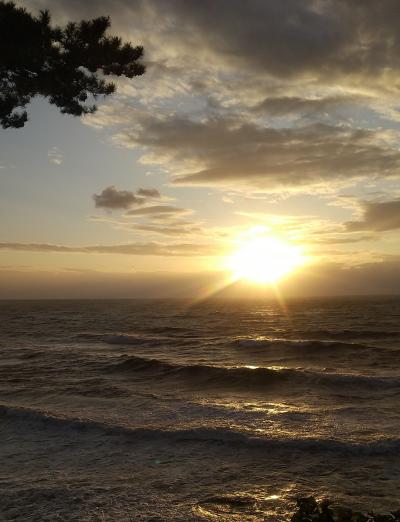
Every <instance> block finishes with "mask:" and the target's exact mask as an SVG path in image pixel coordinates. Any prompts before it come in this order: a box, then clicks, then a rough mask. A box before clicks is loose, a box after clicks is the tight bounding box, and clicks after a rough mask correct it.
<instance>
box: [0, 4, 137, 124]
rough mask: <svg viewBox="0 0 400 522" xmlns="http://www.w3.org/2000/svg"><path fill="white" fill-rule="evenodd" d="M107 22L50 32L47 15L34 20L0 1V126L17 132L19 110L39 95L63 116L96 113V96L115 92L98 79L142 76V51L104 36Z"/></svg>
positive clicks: (23, 119)
mask: <svg viewBox="0 0 400 522" xmlns="http://www.w3.org/2000/svg"><path fill="white" fill-rule="evenodd" d="M109 27H110V19H109V18H108V17H100V18H96V19H94V20H90V21H81V22H79V23H72V22H71V23H68V24H67V25H66V26H65V27H51V25H50V15H49V12H48V11H41V12H40V15H39V16H37V17H34V16H32V15H31V14H30V13H28V12H27V11H26V10H25V9H24V8H19V7H16V6H15V4H14V3H13V2H4V1H0V124H1V125H2V127H3V128H8V127H14V128H18V127H23V126H24V125H25V123H26V122H27V120H28V114H27V112H26V110H24V109H25V107H26V105H27V103H29V101H30V100H31V99H32V98H33V97H34V96H37V95H39V96H43V97H44V98H47V99H48V100H49V102H50V103H51V104H54V105H56V106H57V107H59V109H60V111H61V112H62V113H64V114H72V115H74V116H81V115H82V114H87V113H92V112H94V111H95V110H96V104H95V102H96V99H97V98H98V96H108V95H110V94H112V93H113V92H115V89H116V87H115V84H114V83H112V82H110V81H106V80H105V79H104V76H108V75H116V76H126V77H128V78H133V77H134V76H140V75H142V74H143V73H144V71H145V68H144V65H143V64H142V63H140V62H139V60H140V58H141V57H142V56H143V47H141V46H138V47H133V46H132V45H131V44H130V43H123V42H122V40H121V38H118V37H115V36H107V35H106V31H107V29H108V28H109Z"/></svg>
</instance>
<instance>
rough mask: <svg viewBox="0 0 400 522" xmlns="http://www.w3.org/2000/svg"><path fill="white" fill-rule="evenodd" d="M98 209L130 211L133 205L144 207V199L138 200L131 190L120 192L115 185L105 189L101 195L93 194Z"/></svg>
mask: <svg viewBox="0 0 400 522" xmlns="http://www.w3.org/2000/svg"><path fill="white" fill-rule="evenodd" d="M93 199H94V202H95V206H96V208H105V209H109V210H117V209H128V208H130V207H132V206H133V205H142V204H143V203H144V202H145V199H144V198H140V197H139V198H138V197H136V196H135V194H134V193H133V192H130V191H129V190H118V189H117V188H116V187H114V185H111V186H109V187H107V188H105V189H104V190H103V191H102V192H101V194H93Z"/></svg>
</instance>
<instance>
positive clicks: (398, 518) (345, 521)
mask: <svg viewBox="0 0 400 522" xmlns="http://www.w3.org/2000/svg"><path fill="white" fill-rule="evenodd" d="M291 522H400V510H398V511H394V512H392V513H389V514H381V515H380V514H375V513H368V514H363V513H360V512H358V511H353V510H351V509H350V508H348V507H345V506H335V505H332V503H331V502H330V501H329V500H322V501H321V502H317V500H316V499H315V498H314V497H304V498H298V499H297V511H296V512H295V513H294V515H293V516H292V518H291Z"/></svg>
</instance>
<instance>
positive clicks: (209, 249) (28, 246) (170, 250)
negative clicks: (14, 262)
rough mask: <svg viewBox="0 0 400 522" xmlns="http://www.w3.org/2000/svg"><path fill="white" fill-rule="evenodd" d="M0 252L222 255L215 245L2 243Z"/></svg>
mask: <svg viewBox="0 0 400 522" xmlns="http://www.w3.org/2000/svg"><path fill="white" fill-rule="evenodd" d="M0 250H14V251H20V252H49V253H50V252H54V253H73V254H125V255H132V256H188V257H189V256H190V257H192V256H213V255H217V254H218V253H220V249H217V247H216V246H215V245H210V244H197V245H196V244H191V243H175V244H169V245H165V244H162V243H155V242H152V243H128V244H123V245H88V246H67V245H54V244H47V243H11V242H9V243H5V242H3V243H0Z"/></svg>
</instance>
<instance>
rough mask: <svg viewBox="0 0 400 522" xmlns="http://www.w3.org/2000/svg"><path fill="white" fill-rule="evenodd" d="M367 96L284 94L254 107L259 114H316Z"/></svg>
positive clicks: (352, 103) (363, 99) (357, 102)
mask: <svg viewBox="0 0 400 522" xmlns="http://www.w3.org/2000/svg"><path fill="white" fill-rule="evenodd" d="M365 100H366V97H361V96H358V97H357V96H328V97H326V98H301V97H298V96H282V97H276V98H265V100H263V101H262V102H260V103H258V104H257V105H255V106H254V107H253V108H252V111H253V112H255V113H257V114H266V115H269V116H287V115H290V114H296V115H300V116H309V117H310V116H316V115H318V114H321V113H331V112H332V111H333V110H335V109H339V108H341V107H345V106H348V105H355V104H361V102H362V101H365Z"/></svg>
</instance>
